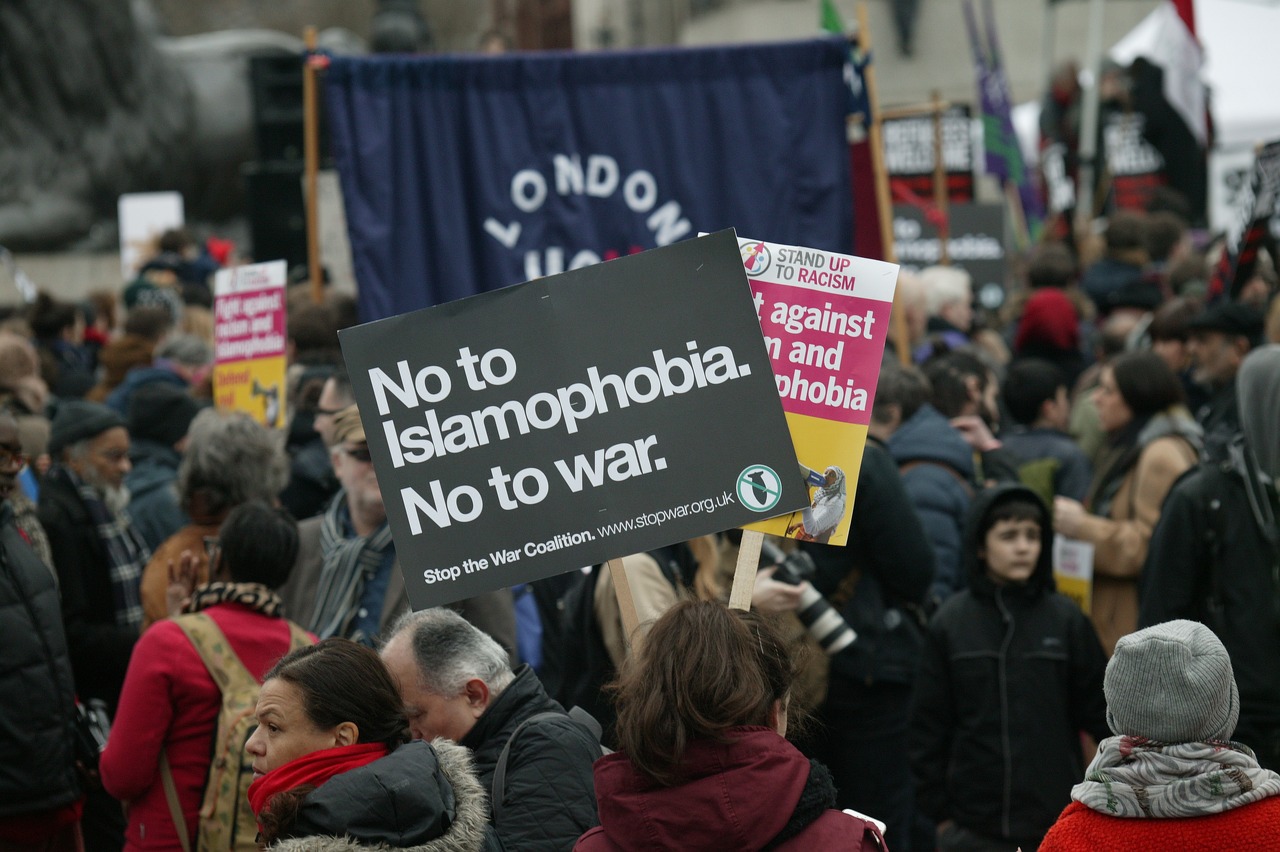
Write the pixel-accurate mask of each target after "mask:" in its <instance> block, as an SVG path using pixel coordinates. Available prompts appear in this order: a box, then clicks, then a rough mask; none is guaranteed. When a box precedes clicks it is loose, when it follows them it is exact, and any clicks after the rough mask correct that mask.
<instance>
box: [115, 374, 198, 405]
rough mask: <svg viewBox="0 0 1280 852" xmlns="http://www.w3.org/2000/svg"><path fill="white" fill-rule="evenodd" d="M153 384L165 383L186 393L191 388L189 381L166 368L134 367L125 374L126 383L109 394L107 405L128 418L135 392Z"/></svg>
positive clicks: (122, 383)
mask: <svg viewBox="0 0 1280 852" xmlns="http://www.w3.org/2000/svg"><path fill="white" fill-rule="evenodd" d="M153 382H163V383H164V384H169V385H173V386H174V387H176V388H178V389H179V390H184V391H185V390H186V389H187V388H188V387H189V385H188V384H187V380H186V379H184V378H182V376H179V375H178V374H177V373H175V372H174V371H173V370H169V369H166V368H164V367H134V368H133V369H132V370H130V371H129V372H127V373H125V374H124V381H123V382H121V383H120V386H119V387H117V388H116V389H115V390H113V391H112V392H111V393H109V394H107V399H106V403H107V405H109V406H111V407H112V408H114V409H115V410H116V411H117V412H118V413H119V414H120V416H121V417H128V416H129V400H131V399H132V398H133V392H134V391H136V390H137V389H138V388H140V387H143V386H144V385H149V384H152V383H153Z"/></svg>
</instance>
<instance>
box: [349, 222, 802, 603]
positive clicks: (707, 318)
mask: <svg viewBox="0 0 1280 852" xmlns="http://www.w3.org/2000/svg"><path fill="white" fill-rule="evenodd" d="M341 342H342V351H343V356H344V358H345V359H346V363H347V367H348V369H349V371H350V373H351V381H352V387H353V390H354V392H355V397H356V402H357V403H358V405H359V407H360V414H361V420H362V421H363V423H364V427H365V434H366V435H367V436H368V441H369V449H370V452H371V454H372V456H373V462H374V466H375V469H376V472H377V475H378V483H379V486H380V488H381V491H382V496H383V501H384V502H385V504H386V507H387V517H388V520H389V522H390V524H391V531H392V534H393V536H394V538H395V544H396V554H397V557H398V559H399V561H400V565H401V567H402V568H403V570H404V573H405V582H406V586H407V587H408V592H409V599H410V601H411V602H412V603H413V606H414V607H415V608H418V609H420V608H424V607H428V606H436V605H440V604H445V603H450V602H452V601H455V600H460V599H463V598H467V597H471V596H473V595H476V594H479V593H481V592H485V591H490V590H493V589H498V588H503V587H506V586H510V585H512V584H515V583H521V582H528V581H531V580H536V579H539V578H542V577H547V576H551V575H553V574H557V573H561V572H564V571H569V570H572V569H574V568H579V567H582V566H585V565H590V564H594V563H598V562H603V561H605V560H608V559H611V558H615V557H619V556H624V555H626V554H629V553H636V552H640V551H645V550H651V549H653V548H655V547H661V546H664V545H667V544H671V543H672V542H676V541H681V540H685V539H689V538H693V537H695V536H698V535H704V534H706V533H709V532H715V531H718V530H724V529H729V528H732V527H737V526H741V525H743V524H747V523H751V522H753V521H758V520H761V519H762V518H765V517H770V516H773V515H778V514H783V513H785V512H789V511H792V510H795V509H798V508H801V507H803V506H804V505H806V504H807V502H808V500H807V493H806V489H805V488H804V485H803V483H802V481H801V479H800V475H799V466H798V463H797V461H796V456H795V450H794V448H793V446H792V443H791V436H790V433H789V431H788V429H787V423H786V420H785V418H784V415H783V412H782V406H781V403H780V402H779V400H778V391H777V387H776V386H775V384H774V378H773V371H772V369H771V367H770V363H769V356H768V352H767V350H766V349H765V346H764V340H763V338H762V337H761V333H760V324H759V322H758V321H757V320H756V313H755V307H754V305H753V303H752V300H751V292H750V289H749V287H748V285H747V280H746V276H745V274H744V273H743V269H742V259H741V257H740V256H739V253H738V244H737V240H736V238H735V236H734V234H733V232H732V231H723V232H720V233H717V234H712V235H710V236H707V237H701V238H699V239H696V240H688V241H685V242H681V243H676V244H674V245H671V246H667V247H665V248H659V249H654V250H652V251H648V252H644V253H642V254H637V255H633V256H630V257H626V258H620V259H618V260H614V261H611V262H609V263H604V264H598V265H595V266H589V267H586V268H583V269H578V270H574V271H571V272H565V273H563V274H560V275H555V276H551V277H549V278H542V279H538V280H535V281H530V282H527V283H525V284H519V285H516V286H514V287H509V288H507V289H504V290H498V291H495V292H492V293H485V294H482V295H478V296H473V297H471V298H468V299H462V300H460V301H457V302H451V303H448V304H444V305H439V306H437V307H434V308H427V309H425V310H422V311H416V312H413V313H409V314H404V315H402V316H398V317H392V318H390V319H386V320H381V321H378V322H374V323H369V324H367V325H362V326H359V327H357V328H353V329H349V330H347V331H344V332H342V333H341Z"/></svg>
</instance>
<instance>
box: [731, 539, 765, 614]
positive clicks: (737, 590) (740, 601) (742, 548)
mask: <svg viewBox="0 0 1280 852" xmlns="http://www.w3.org/2000/svg"><path fill="white" fill-rule="evenodd" d="M763 542H764V533H762V532H757V531H755V530H743V531H742V542H741V543H740V544H739V545H738V564H737V565H736V566H735V567H734V569H733V588H732V589H730V590H729V608H730V609H741V610H748V609H751V595H752V593H754V592H755V590H756V571H757V570H758V569H759V568H760V545H761V544H762V543H763Z"/></svg>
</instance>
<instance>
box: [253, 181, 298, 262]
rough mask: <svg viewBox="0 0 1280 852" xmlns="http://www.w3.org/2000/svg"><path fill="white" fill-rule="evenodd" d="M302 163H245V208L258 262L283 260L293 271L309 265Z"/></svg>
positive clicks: (255, 258)
mask: <svg viewBox="0 0 1280 852" xmlns="http://www.w3.org/2000/svg"><path fill="white" fill-rule="evenodd" d="M302 170H303V165H302V161H301V160H296V161H293V162H288V161H285V162H273V163H245V165H244V166H243V167H242V169H241V173H242V174H243V176H244V186H245V206H246V208H247V210H248V214H249V238H250V239H251V240H252V241H253V258H254V260H255V261H258V262H261V261H267V260H280V259H282V258H283V259H284V260H286V261H288V262H289V267H290V268H292V267H294V266H296V265H298V264H302V265H305V264H306V262H307V212H306V206H305V205H304V204H303V201H302Z"/></svg>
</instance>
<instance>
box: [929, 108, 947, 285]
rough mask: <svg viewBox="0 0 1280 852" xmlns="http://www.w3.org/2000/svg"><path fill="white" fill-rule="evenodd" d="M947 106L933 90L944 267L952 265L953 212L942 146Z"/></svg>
mask: <svg viewBox="0 0 1280 852" xmlns="http://www.w3.org/2000/svg"><path fill="white" fill-rule="evenodd" d="M945 111H946V106H945V105H944V103H943V100H942V93H941V92H939V91H938V90H937V89H934V90H933V203H934V204H935V205H936V206H937V208H938V212H939V213H940V214H941V221H939V222H938V248H939V249H941V253H940V254H939V256H938V262H939V263H941V264H942V265H943V266H950V265H951V212H950V210H949V209H948V207H949V202H950V201H951V198H950V195H951V193H950V192H949V190H948V188H947V163H946V158H945V157H944V153H945V152H944V149H943V144H942V114H943V112H945Z"/></svg>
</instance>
